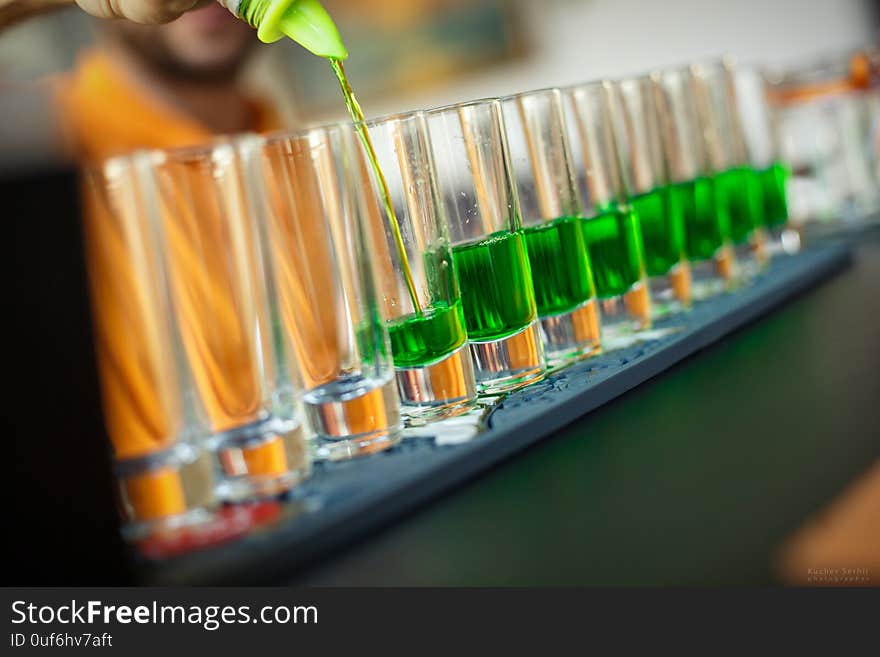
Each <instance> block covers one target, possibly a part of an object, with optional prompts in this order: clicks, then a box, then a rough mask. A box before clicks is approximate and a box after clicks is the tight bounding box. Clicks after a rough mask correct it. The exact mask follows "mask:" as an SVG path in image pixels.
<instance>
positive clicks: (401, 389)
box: [394, 343, 477, 420]
mask: <svg viewBox="0 0 880 657" xmlns="http://www.w3.org/2000/svg"><path fill="white" fill-rule="evenodd" d="M394 376H395V379H396V380H397V391H398V393H400V402H401V411H402V412H403V414H404V415H407V416H413V417H420V418H424V419H435V420H436V419H441V418H446V417H452V416H455V415H460V414H461V413H466V412H467V411H469V410H470V409H471V407H472V406H473V405H474V403H475V402H476V398H477V389H476V383H475V381H474V368H473V365H472V363H471V355H470V352H469V351H468V348H467V344H466V343H465V344H463V345H462V346H461V347H459V348H458V349H456V350H455V351H453V352H452V353H451V354H449V355H448V356H446V357H445V358H443V359H442V360H439V361H437V362H435V363H431V364H430V365H426V366H424V367H410V368H397V369H396V370H395V373H394Z"/></svg>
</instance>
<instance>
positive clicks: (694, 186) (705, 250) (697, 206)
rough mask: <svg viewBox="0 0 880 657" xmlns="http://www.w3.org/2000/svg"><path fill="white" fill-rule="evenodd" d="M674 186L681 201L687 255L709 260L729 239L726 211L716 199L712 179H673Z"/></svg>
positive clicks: (691, 257)
mask: <svg viewBox="0 0 880 657" xmlns="http://www.w3.org/2000/svg"><path fill="white" fill-rule="evenodd" d="M673 189H674V190H675V191H674V193H675V194H676V195H678V197H679V200H680V202H681V207H682V215H683V216H684V228H685V251H686V252H687V255H688V258H689V259H690V260H692V261H695V262H697V261H701V260H711V259H712V258H714V257H715V254H716V253H718V249H720V248H721V247H722V246H724V243H725V242H726V241H727V240H729V239H730V218H729V214H728V213H727V208H726V207H725V206H724V204H722V203H717V202H716V200H715V181H714V180H713V179H712V178H702V177H701V178H696V179H694V180H691V181H688V182H682V183H676V184H675V185H673Z"/></svg>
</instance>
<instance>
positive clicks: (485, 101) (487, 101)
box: [424, 96, 501, 117]
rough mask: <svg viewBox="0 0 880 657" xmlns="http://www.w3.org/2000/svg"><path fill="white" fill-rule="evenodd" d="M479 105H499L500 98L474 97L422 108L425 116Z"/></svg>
mask: <svg viewBox="0 0 880 657" xmlns="http://www.w3.org/2000/svg"><path fill="white" fill-rule="evenodd" d="M479 105H488V106H493V105H498V106H500V105H501V98H500V97H499V96H484V97H483V98H474V99H472V100H465V101H462V102H460V103H449V104H447V105H439V106H438V107H432V108H430V109H426V110H424V113H425V116H426V117H429V116H433V115H437V114H447V113H449V112H451V111H453V110H455V111H458V110H460V109H464V108H466V107H477V106H479Z"/></svg>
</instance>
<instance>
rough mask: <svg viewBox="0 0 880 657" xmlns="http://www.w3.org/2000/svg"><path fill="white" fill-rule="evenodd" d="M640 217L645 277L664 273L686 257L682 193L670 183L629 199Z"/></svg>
mask: <svg viewBox="0 0 880 657" xmlns="http://www.w3.org/2000/svg"><path fill="white" fill-rule="evenodd" d="M630 205H632V207H633V210H635V213H636V215H637V216H638V218H639V224H640V226H641V229H642V239H643V240H644V244H645V270H646V271H647V272H648V276H664V275H666V274H668V273H669V272H670V270H671V269H672V268H673V267H675V265H677V264H678V263H680V262H681V261H682V260H684V258H685V250H684V242H685V234H684V216H683V214H682V199H681V195H680V194H678V193H676V190H675V188H673V187H671V186H667V187H660V188H658V189H655V190H653V191H651V192H647V193H645V194H639V195H638V196H634V197H632V198H631V199H630Z"/></svg>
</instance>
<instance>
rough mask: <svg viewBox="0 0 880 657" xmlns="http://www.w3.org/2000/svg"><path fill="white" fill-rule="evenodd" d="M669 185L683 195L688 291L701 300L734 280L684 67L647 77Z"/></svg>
mask: <svg viewBox="0 0 880 657" xmlns="http://www.w3.org/2000/svg"><path fill="white" fill-rule="evenodd" d="M650 79H651V82H652V87H653V91H654V96H655V100H656V108H657V117H658V122H659V124H660V134H661V136H662V141H661V143H662V146H663V153H664V159H665V160H666V165H667V167H668V172H669V180H670V183H671V185H672V186H673V187H674V188H675V189H677V190H678V194H679V195H680V197H681V203H682V214H683V216H684V227H685V251H686V252H687V256H688V260H689V261H690V263H691V278H692V281H693V285H692V294H693V297H694V298H695V299H705V298H707V297H710V296H712V295H715V294H718V293H721V292H723V291H724V290H725V289H727V288H730V287H733V286H734V285H735V283H736V272H737V266H736V256H735V254H734V250H733V243H732V240H731V237H730V215H729V213H728V211H727V205H726V203H723V202H721V201H720V200H719V199H718V197H719V195H720V192H719V190H718V184H717V182H716V180H715V178H714V176H712V175H711V164H710V158H709V148H708V144H707V141H706V139H704V136H703V127H702V121H701V118H700V111H699V107H698V104H697V99H696V94H695V89H694V87H695V84H694V81H693V78H692V77H691V74H690V71H689V70H688V69H670V70H665V71H659V72H654V73H652V74H651V75H650Z"/></svg>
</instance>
